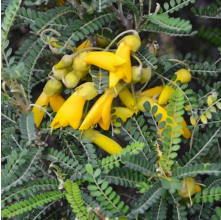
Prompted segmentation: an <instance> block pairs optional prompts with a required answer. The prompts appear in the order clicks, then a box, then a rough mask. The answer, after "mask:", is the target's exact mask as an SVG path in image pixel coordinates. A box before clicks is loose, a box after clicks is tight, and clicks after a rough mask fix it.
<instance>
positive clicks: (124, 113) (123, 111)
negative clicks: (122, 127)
mask: <svg viewBox="0 0 221 220" xmlns="http://www.w3.org/2000/svg"><path fill="white" fill-rule="evenodd" d="M112 110H114V113H112V114H111V116H117V117H118V118H121V120H122V121H123V122H125V121H127V119H128V118H130V117H132V115H133V114H134V111H132V110H130V109H128V108H126V107H114V108H112V109H111V111H112Z"/></svg>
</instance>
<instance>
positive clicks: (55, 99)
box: [48, 94, 65, 112]
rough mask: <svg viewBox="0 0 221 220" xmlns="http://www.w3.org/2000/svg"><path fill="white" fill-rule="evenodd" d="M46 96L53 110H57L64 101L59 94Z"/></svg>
mask: <svg viewBox="0 0 221 220" xmlns="http://www.w3.org/2000/svg"><path fill="white" fill-rule="evenodd" d="M48 98H49V103H50V106H51V108H52V109H53V112H58V110H59V109H60V107H61V106H62V105H63V104H64V102H65V99H64V98H63V97H62V96H61V95H60V94H58V95H56V96H51V97H48Z"/></svg>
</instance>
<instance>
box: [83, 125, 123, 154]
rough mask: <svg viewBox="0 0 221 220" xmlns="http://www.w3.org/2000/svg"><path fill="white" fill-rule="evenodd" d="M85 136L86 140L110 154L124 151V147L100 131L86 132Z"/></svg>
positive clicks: (89, 130)
mask: <svg viewBox="0 0 221 220" xmlns="http://www.w3.org/2000/svg"><path fill="white" fill-rule="evenodd" d="M83 134H84V135H85V136H84V137H85V138H87V139H89V140H90V141H91V142H93V143H95V144H96V145H98V146H99V147H100V148H102V149H103V150H104V151H106V152H107V153H109V154H115V153H117V154H119V153H120V151H121V150H122V147H121V146H120V145H119V144H118V143H117V142H115V141H114V140H112V139H111V138H109V137H107V136H105V135H103V134H101V133H100V132H98V131H95V130H92V129H88V130H86V131H84V133H83Z"/></svg>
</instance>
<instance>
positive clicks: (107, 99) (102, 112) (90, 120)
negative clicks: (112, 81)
mask: <svg viewBox="0 0 221 220" xmlns="http://www.w3.org/2000/svg"><path fill="white" fill-rule="evenodd" d="M112 101H113V96H112V94H111V93H104V94H103V95H102V96H101V97H100V98H99V99H98V100H97V101H96V102H95V104H94V105H93V106H92V108H91V109H90V111H89V112H88V114H87V116H86V117H85V119H84V121H83V122H82V124H81V126H80V128H79V130H87V129H89V128H90V127H91V126H92V125H95V124H97V123H98V124H99V125H100V126H101V127H102V129H104V130H108V129H109V127H110V110H111V104H112Z"/></svg>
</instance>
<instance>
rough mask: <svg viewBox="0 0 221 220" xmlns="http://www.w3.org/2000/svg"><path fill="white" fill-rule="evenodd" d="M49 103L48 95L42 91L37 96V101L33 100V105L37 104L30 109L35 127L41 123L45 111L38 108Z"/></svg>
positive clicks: (45, 106)
mask: <svg viewBox="0 0 221 220" xmlns="http://www.w3.org/2000/svg"><path fill="white" fill-rule="evenodd" d="M48 103H49V99H48V96H47V95H46V94H45V93H44V92H42V93H41V95H40V96H39V97H38V99H37V101H36V102H35V105H38V106H39V108H38V107H36V106H34V107H33V109H32V112H33V113H34V121H35V124H36V126H37V127H39V125H40V124H41V121H42V119H43V117H44V114H45V112H44V111H43V110H42V109H41V108H40V107H42V106H43V107H42V108H43V109H46V108H47V106H48Z"/></svg>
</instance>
